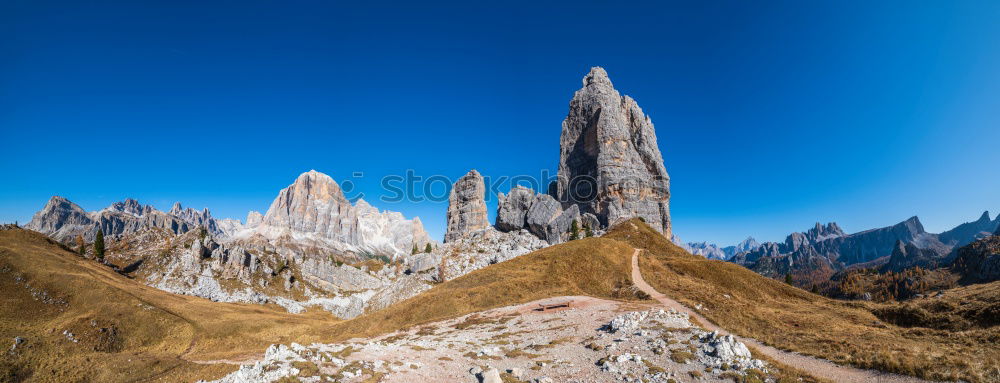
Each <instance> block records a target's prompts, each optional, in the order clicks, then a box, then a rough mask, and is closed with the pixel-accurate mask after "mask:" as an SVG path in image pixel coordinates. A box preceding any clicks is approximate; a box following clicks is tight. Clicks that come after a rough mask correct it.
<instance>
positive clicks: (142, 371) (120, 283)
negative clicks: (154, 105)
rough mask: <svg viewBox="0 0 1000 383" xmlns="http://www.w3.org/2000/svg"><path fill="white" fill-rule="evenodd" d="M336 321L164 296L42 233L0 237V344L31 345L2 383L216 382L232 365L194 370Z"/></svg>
mask: <svg viewBox="0 0 1000 383" xmlns="http://www.w3.org/2000/svg"><path fill="white" fill-rule="evenodd" d="M45 297H48V298H45ZM46 302H48V303H46ZM335 321H336V319H335V318H334V317H332V316H330V315H328V314H326V313H320V312H309V313H306V314H304V315H294V314H289V313H287V312H285V311H284V309H282V308H280V307H277V306H273V305H272V306H261V305H250V304H232V303H218V302H211V301H209V300H206V299H201V298H195V297H190V296H182V295H174V294H170V293H166V292H163V291H160V290H157V289H154V288H151V287H147V286H144V285H141V284H139V283H137V282H135V281H133V280H130V279H128V278H125V277H123V276H121V275H118V274H117V273H115V272H114V271H112V270H111V269H110V268H108V267H106V266H103V265H101V264H98V263H96V262H94V261H90V260H86V259H83V258H81V257H79V256H77V255H76V254H74V253H72V252H69V251H66V250H65V249H63V248H60V246H59V245H58V244H56V243H54V242H52V241H51V240H49V239H48V238H46V237H44V236H42V235H41V234H38V233H35V232H31V231H26V230H0V339H7V340H10V339H13V338H14V337H15V336H19V337H22V338H25V339H27V342H26V343H24V344H23V345H22V346H20V347H19V348H18V350H17V352H16V353H14V354H7V355H5V356H4V359H3V361H0V381H5V382H6V381H27V382H50V381H51V382H133V381H156V380H160V381H193V380H196V379H205V378H214V377H219V376H221V375H223V374H225V373H228V372H230V371H232V370H234V369H235V368H236V366H234V365H231V364H199V363H193V362H191V361H209V360H220V359H240V358H244V357H247V356H250V355H253V354H259V353H262V352H263V350H264V349H266V348H267V346H268V345H270V344H272V343H288V342H292V341H298V342H307V341H310V340H318V339H319V338H320V337H321V336H322V335H323V329H325V328H328V327H329V324H331V323H333V322H335ZM102 329H104V330H102ZM64 330H65V331H69V332H71V333H73V334H74V338H75V339H77V340H78V342H72V341H71V340H69V339H68V338H67V336H66V335H63V331H64ZM4 347H9V344H4Z"/></svg>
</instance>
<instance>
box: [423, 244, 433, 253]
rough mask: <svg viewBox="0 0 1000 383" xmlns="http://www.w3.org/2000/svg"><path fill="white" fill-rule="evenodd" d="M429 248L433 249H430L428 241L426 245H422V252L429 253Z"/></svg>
mask: <svg viewBox="0 0 1000 383" xmlns="http://www.w3.org/2000/svg"><path fill="white" fill-rule="evenodd" d="M431 250H433V249H431V244H430V243H428V244H427V246H424V252H425V253H430V252H431Z"/></svg>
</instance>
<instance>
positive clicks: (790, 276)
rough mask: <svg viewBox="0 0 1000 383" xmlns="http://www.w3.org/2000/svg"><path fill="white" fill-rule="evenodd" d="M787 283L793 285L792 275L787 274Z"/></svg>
mask: <svg viewBox="0 0 1000 383" xmlns="http://www.w3.org/2000/svg"><path fill="white" fill-rule="evenodd" d="M785 283H787V284H789V285H790V284H792V273H788V274H785Z"/></svg>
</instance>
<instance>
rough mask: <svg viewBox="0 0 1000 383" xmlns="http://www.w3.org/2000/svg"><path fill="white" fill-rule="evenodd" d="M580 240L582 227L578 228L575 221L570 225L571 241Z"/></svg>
mask: <svg viewBox="0 0 1000 383" xmlns="http://www.w3.org/2000/svg"><path fill="white" fill-rule="evenodd" d="M579 238H580V227H579V226H577V224H576V220H575V219H574V220H573V223H572V224H570V225H569V240H570V241H573V240H576V239H579Z"/></svg>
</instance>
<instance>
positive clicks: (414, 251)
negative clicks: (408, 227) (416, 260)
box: [410, 243, 417, 254]
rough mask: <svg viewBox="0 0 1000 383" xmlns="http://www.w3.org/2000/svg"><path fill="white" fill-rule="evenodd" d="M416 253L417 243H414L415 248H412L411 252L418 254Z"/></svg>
mask: <svg viewBox="0 0 1000 383" xmlns="http://www.w3.org/2000/svg"><path fill="white" fill-rule="evenodd" d="M416 253H417V244H416V243H414V244H413V250H410V254H416Z"/></svg>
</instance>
